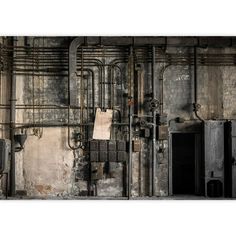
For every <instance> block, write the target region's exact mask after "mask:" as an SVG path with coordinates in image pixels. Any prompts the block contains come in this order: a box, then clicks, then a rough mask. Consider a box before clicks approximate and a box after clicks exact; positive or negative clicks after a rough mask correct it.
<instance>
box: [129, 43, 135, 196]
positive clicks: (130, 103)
mask: <svg viewBox="0 0 236 236" xmlns="http://www.w3.org/2000/svg"><path fill="white" fill-rule="evenodd" d="M133 64H134V61H133V47H132V46H131V47H130V60H129V75H130V76H129V77H130V81H129V104H128V105H129V162H128V198H129V199H130V197H131V189H132V154H133V153H132V139H133V132H132V123H133V116H132V115H133V104H132V103H133V102H132V100H133V75H134V73H133V72H134V65H133Z"/></svg>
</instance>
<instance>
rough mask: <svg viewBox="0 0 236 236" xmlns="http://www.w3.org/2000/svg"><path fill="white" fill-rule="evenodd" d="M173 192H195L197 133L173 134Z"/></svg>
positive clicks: (192, 193)
mask: <svg viewBox="0 0 236 236" xmlns="http://www.w3.org/2000/svg"><path fill="white" fill-rule="evenodd" d="M172 183H173V194H191V195H194V194H195V135H194V134H193V133H178V134H173V136H172Z"/></svg>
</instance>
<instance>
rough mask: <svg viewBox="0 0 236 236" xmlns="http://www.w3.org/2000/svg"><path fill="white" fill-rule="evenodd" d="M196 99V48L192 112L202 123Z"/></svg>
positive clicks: (195, 53)
mask: <svg viewBox="0 0 236 236" xmlns="http://www.w3.org/2000/svg"><path fill="white" fill-rule="evenodd" d="M197 100H198V97H197V47H196V46H195V47H194V103H193V111H194V113H195V116H196V117H197V118H198V119H199V120H200V121H204V119H203V118H201V117H200V116H199V115H198V109H199V107H200V105H199V104H198V103H197Z"/></svg>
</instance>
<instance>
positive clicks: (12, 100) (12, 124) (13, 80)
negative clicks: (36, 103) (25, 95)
mask: <svg viewBox="0 0 236 236" xmlns="http://www.w3.org/2000/svg"><path fill="white" fill-rule="evenodd" d="M11 44H12V46H13V52H12V55H11V56H12V58H11V60H12V68H11V74H10V76H11V83H10V86H11V87H10V140H11V169H10V196H14V195H15V192H16V179H15V140H14V135H15V113H16V76H15V75H14V72H13V70H14V53H15V52H14V46H15V44H16V39H15V37H12V38H11Z"/></svg>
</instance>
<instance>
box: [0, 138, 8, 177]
mask: <svg viewBox="0 0 236 236" xmlns="http://www.w3.org/2000/svg"><path fill="white" fill-rule="evenodd" d="M10 150H11V141H10V140H8V139H0V173H3V172H7V171H8V160H9V155H10Z"/></svg>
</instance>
